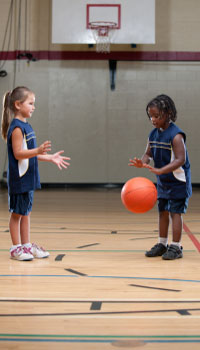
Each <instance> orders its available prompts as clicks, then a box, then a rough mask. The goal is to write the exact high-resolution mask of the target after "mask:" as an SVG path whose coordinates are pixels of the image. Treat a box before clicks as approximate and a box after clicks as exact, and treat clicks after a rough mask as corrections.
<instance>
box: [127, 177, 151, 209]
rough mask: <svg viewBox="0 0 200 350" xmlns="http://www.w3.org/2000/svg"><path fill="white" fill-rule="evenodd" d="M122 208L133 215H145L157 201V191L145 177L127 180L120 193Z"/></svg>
mask: <svg viewBox="0 0 200 350" xmlns="http://www.w3.org/2000/svg"><path fill="white" fill-rule="evenodd" d="M121 199H122V203H123V204H124V206H125V207H126V208H127V209H128V210H130V211H132V212H133V213H146V212H147V211H149V210H151V209H152V208H153V207H154V205H155V203H156V200H157V189H156V186H155V185H154V184H153V182H152V181H151V180H149V179H146V178H145V177H134V178H133V179H130V180H128V181H127V182H126V183H125V184H124V186H123V187H122V191H121Z"/></svg>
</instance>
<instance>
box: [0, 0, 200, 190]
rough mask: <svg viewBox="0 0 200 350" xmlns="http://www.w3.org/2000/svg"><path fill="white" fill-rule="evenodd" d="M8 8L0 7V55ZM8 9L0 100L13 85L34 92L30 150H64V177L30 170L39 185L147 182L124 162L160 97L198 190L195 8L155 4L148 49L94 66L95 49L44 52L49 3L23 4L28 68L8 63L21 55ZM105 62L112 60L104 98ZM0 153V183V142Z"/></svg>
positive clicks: (115, 51) (48, 169)
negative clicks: (173, 119) (169, 107)
mask: <svg viewBox="0 0 200 350" xmlns="http://www.w3.org/2000/svg"><path fill="white" fill-rule="evenodd" d="M9 3H10V2H8V1H7V0H0V9H1V10H0V50H1V47H2V43H3V38H4V33H5V27H6V20H7V15H8V10H9ZM18 3H19V2H18V1H15V5H16V9H15V17H14V18H13V32H12V36H11V41H10V46H9V52H8V55H7V58H8V59H7V60H6V61H5V65H4V67H3V69H5V70H6V71H7V73H8V75H7V76H6V77H4V78H2V77H1V78H0V95H1V96H2V95H3V93H4V91H6V90H8V89H12V88H13V86H17V85H27V86H28V87H30V88H31V89H32V90H33V91H34V92H35V93H36V110H35V112H34V114H33V116H32V119H31V124H32V126H33V128H34V129H35V131H36V134H37V142H38V144H39V143H42V142H43V141H44V140H46V139H50V140H51V141H52V151H53V152H54V151H56V150H60V149H64V150H65V153H66V155H67V156H70V157H71V158H72V160H71V166H70V167H69V169H68V170H67V171H64V170H62V171H59V170H58V169H57V168H56V167H55V166H53V165H52V164H47V163H44V164H42V163H40V174H41V181H42V182H43V183H123V182H125V181H126V180H127V179H128V178H130V177H132V176H147V177H149V178H151V179H152V180H155V178H154V176H153V175H151V174H149V172H148V171H147V170H144V169H142V170H140V169H135V168H134V169H133V168H130V167H128V160H129V158H130V157H134V156H141V155H142V153H143V151H144V149H145V146H146V141H147V137H148V133H149V132H150V130H151V128H152V127H151V124H150V122H149V121H148V118H147V116H146V112H145V109H146V104H147V103H148V101H149V100H150V99H151V98H152V97H154V96H156V95H157V94H160V93H166V94H169V95H170V96H171V97H172V98H173V99H174V101H175V103H176V106H177V110H178V119H177V124H178V125H179V126H180V127H181V128H182V129H183V130H184V131H185V132H186V134H187V147H188V151H189V156H190V161H191V167H192V182H193V183H199V182H200V181H199V178H200V170H199V165H198V161H197V159H198V158H199V157H198V148H197V147H198V144H199V136H198V133H199V125H200V122H199V109H200V98H199V97H200V62H199V61H200V40H199V32H200V2H199V0H190V1H188V0H167V1H166V0H157V1H156V44H155V45H138V46H137V48H134V49H133V48H131V47H130V46H129V45H115V46H113V47H112V55H111V56H108V57H107V58H105V57H103V58H102V56H100V57H99V58H98V56H96V52H95V48H90V49H89V48H88V46H87V45H71V46H69V45H55V44H54V45H53V44H51V1H50V0H42V1H40V0H29V1H28V6H29V7H28V9H29V11H28V25H27V33H26V35H27V37H28V40H27V42H28V44H27V47H26V49H27V50H29V51H30V52H32V53H33V55H34V57H36V58H37V59H38V60H37V61H35V62H32V61H31V62H29V63H27V60H26V59H17V60H16V59H15V58H16V54H17V52H18V51H20V52H23V50H24V49H25V47H24V46H23V45H24V44H23V38H24V29H25V24H24V22H23V20H22V23H21V32H20V35H21V40H20V47H19V40H18V39H17V30H16V28H18V7H17V5H18ZM3 51H4V52H3V53H2V52H1V56H0V57H1V64H2V63H3V62H4V59H5V56H6V55H5V51H6V50H3ZM92 57H93V59H92ZM120 57H122V58H121V59H119V58H120ZM108 59H114V60H115V59H116V60H117V71H116V86H115V90H114V91H112V90H111V89H110V72H109V62H108ZM0 147H1V157H0V169H1V170H0V171H1V173H0V177H1V176H2V173H3V170H5V168H6V145H5V143H4V142H3V141H2V140H1V141H0Z"/></svg>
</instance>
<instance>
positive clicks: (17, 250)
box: [11, 246, 22, 256]
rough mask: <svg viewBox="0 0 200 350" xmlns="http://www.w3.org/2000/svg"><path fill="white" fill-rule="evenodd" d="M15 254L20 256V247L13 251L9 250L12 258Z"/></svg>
mask: <svg viewBox="0 0 200 350" xmlns="http://www.w3.org/2000/svg"><path fill="white" fill-rule="evenodd" d="M15 253H17V254H20V253H21V254H22V246H19V247H17V248H15V249H13V250H11V255H12V256H14V254H15ZM21 254H20V255H21Z"/></svg>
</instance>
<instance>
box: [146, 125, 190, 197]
mask: <svg viewBox="0 0 200 350" xmlns="http://www.w3.org/2000/svg"><path fill="white" fill-rule="evenodd" d="M177 134H181V135H182V136H183V139H184V142H185V140H186V135H185V133H184V132H183V131H182V130H181V129H180V128H179V127H178V126H177V125H175V124H174V123H170V124H169V127H168V128H167V129H165V130H162V131H161V130H159V129H157V128H155V129H153V130H152V131H151V132H150V134H149V145H150V149H151V154H152V157H153V160H154V165H155V168H162V167H163V166H165V165H167V164H169V163H170V162H172V161H173V160H174V153H173V148H172V142H173V139H174V137H175V136H176V135H177ZM157 190H158V198H166V199H180V198H188V197H190V196H191V195H192V185H191V173H190V162H189V158H188V153H187V149H186V160H185V164H184V165H183V166H182V167H180V168H178V169H176V170H175V171H173V172H171V173H168V174H163V175H157Z"/></svg>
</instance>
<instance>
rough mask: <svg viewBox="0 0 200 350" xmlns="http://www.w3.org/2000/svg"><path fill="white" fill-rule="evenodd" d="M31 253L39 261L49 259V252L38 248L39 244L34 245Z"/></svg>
mask: <svg viewBox="0 0 200 350" xmlns="http://www.w3.org/2000/svg"><path fill="white" fill-rule="evenodd" d="M29 250H30V253H31V254H32V255H33V256H34V258H37V259H43V258H48V256H49V252H47V251H46V250H44V249H43V248H42V247H38V246H37V244H35V243H33V244H32V246H31V247H30V248H29Z"/></svg>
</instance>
